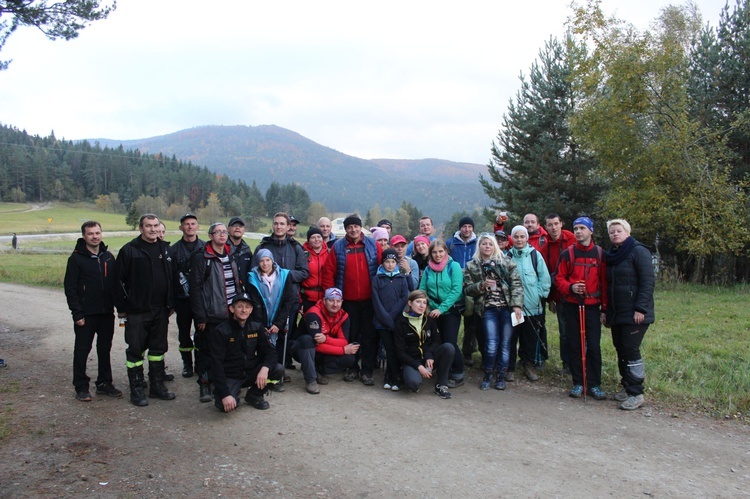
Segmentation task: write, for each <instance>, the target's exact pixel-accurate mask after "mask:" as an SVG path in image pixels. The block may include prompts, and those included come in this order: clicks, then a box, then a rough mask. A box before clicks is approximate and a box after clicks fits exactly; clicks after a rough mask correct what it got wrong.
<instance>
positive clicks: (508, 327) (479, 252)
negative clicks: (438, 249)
mask: <svg viewBox="0 0 750 499" xmlns="http://www.w3.org/2000/svg"><path fill="white" fill-rule="evenodd" d="M464 292H465V293H466V294H467V295H469V296H473V297H474V312H475V313H476V314H478V315H479V316H480V317H481V318H482V325H483V327H484V336H485V338H484V351H483V352H482V367H483V369H484V378H482V381H481V383H480V384H479V388H480V389H481V390H488V389H489V388H490V383H491V382H492V371H493V370H494V369H495V368H497V377H496V378H495V389H496V390H505V376H506V374H507V372H508V363H509V362H510V346H511V337H512V336H513V325H512V322H511V313H512V314H514V315H515V318H516V321H517V322H518V321H520V320H521V318H522V317H523V314H522V310H523V296H524V295H523V284H522V283H521V277H520V276H519V274H518V269H517V268H516V264H515V263H514V262H513V260H511V259H510V258H509V257H507V256H505V255H504V254H503V252H502V251H501V250H500V247H498V245H497V241H495V237H494V235H493V234H487V233H482V234H480V235H479V239H478V240H477V249H476V251H475V252H474V257H473V258H472V259H471V261H469V262H468V263H467V264H466V269H464ZM498 350H499V355H498Z"/></svg>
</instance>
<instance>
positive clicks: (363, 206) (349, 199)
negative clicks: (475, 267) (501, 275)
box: [89, 125, 490, 223]
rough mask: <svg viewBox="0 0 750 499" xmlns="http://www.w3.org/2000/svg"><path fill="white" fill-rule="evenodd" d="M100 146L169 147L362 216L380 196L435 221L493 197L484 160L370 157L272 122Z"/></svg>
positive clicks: (168, 151) (384, 203)
mask: <svg viewBox="0 0 750 499" xmlns="http://www.w3.org/2000/svg"><path fill="white" fill-rule="evenodd" d="M89 142H92V143H94V142H98V143H99V144H100V145H101V146H109V147H113V148H114V147H118V146H119V145H122V146H123V147H124V148H125V149H138V150H140V151H141V152H144V153H149V154H156V153H159V152H161V153H163V154H164V155H166V156H168V157H171V156H172V155H174V156H176V157H177V158H178V159H180V160H183V161H191V162H192V163H193V164H196V165H200V166H206V167H208V168H209V169H211V170H214V171H216V172H218V173H223V174H226V175H228V176H229V177H231V178H235V179H240V180H244V181H245V182H247V183H252V182H253V181H255V182H256V183H257V185H258V187H259V188H260V189H261V191H262V192H265V190H266V189H267V188H268V186H270V185H271V182H274V181H276V182H279V183H281V184H286V183H297V184H299V185H301V186H303V187H304V188H305V189H306V190H307V192H308V193H309V194H310V198H311V199H312V200H313V201H320V202H321V203H323V204H324V205H325V206H326V208H328V210H329V211H330V212H359V213H361V214H362V215H364V214H365V213H366V212H367V210H369V209H370V208H371V207H372V206H373V205H374V204H375V203H378V204H379V205H380V208H381V210H383V211H385V209H386V208H388V207H390V208H393V209H397V208H398V207H399V206H401V202H402V201H407V202H411V203H412V204H413V205H414V206H416V207H417V208H418V209H420V210H421V211H422V212H423V213H425V214H429V215H430V216H431V217H433V219H434V220H435V222H436V223H440V222H443V221H446V220H448V219H450V217H451V215H452V214H453V213H454V212H456V211H469V212H470V211H472V210H474V209H476V208H479V207H482V206H486V205H487V204H489V203H490V199H489V198H488V197H487V196H486V195H485V194H484V191H483V190H482V187H481V186H480V185H479V181H478V176H479V173H482V172H485V171H486V167H485V166H484V165H477V164H471V163H456V162H451V161H445V160H439V159H422V160H398V159H373V160H365V159H361V158H355V157H353V156H349V155H346V154H343V153H340V152H338V151H336V150H334V149H331V148H329V147H325V146H322V145H320V144H318V143H316V142H313V141H312V140H310V139H307V138H305V137H303V136H302V135H300V134H298V133H295V132H293V131H291V130H287V129H285V128H281V127H278V126H274V125H260V126H202V127H196V128H190V129H187V130H181V131H179V132H175V133H171V134H169V135H162V136H159V137H151V138H146V139H138V140H113V139H89Z"/></svg>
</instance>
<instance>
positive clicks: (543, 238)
mask: <svg viewBox="0 0 750 499" xmlns="http://www.w3.org/2000/svg"><path fill="white" fill-rule="evenodd" d="M547 243H549V234H547V231H546V230H545V229H544V227H541V226H540V227H539V228H538V229H537V230H536V232H534V233H533V234H529V245H531V247H532V248H534V249H536V250H537V251H539V252H540V253H542V254H544V251H545V249H546V247H547Z"/></svg>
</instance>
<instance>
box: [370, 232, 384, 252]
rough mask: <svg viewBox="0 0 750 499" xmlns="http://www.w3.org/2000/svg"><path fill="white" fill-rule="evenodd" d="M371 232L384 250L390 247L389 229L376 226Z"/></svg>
mask: <svg viewBox="0 0 750 499" xmlns="http://www.w3.org/2000/svg"><path fill="white" fill-rule="evenodd" d="M370 232H371V234H372V238H373V239H375V242H377V243H378V245H380V247H381V248H383V249H384V250H386V249H388V231H387V230H385V229H383V228H380V227H375V228H373V229H370Z"/></svg>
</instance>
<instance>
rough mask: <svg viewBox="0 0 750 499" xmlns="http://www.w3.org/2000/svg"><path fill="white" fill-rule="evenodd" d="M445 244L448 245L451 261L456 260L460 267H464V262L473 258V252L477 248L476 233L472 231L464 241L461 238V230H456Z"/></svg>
mask: <svg viewBox="0 0 750 499" xmlns="http://www.w3.org/2000/svg"><path fill="white" fill-rule="evenodd" d="M445 245H446V246H448V252H449V253H450V255H451V258H453V261H455V262H457V263H458V264H459V265H460V266H461V268H462V269H465V268H466V264H467V263H468V262H469V261H470V260H471V259H472V258H474V252H475V251H476V250H477V235H476V234H474V233H473V232H472V233H471V237H470V238H469V240H468V241H466V242H464V240H463V239H461V231H460V230H457V231H456V233H455V234H453V237H452V238H450V239H448V241H447V242H446V243H445Z"/></svg>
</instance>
